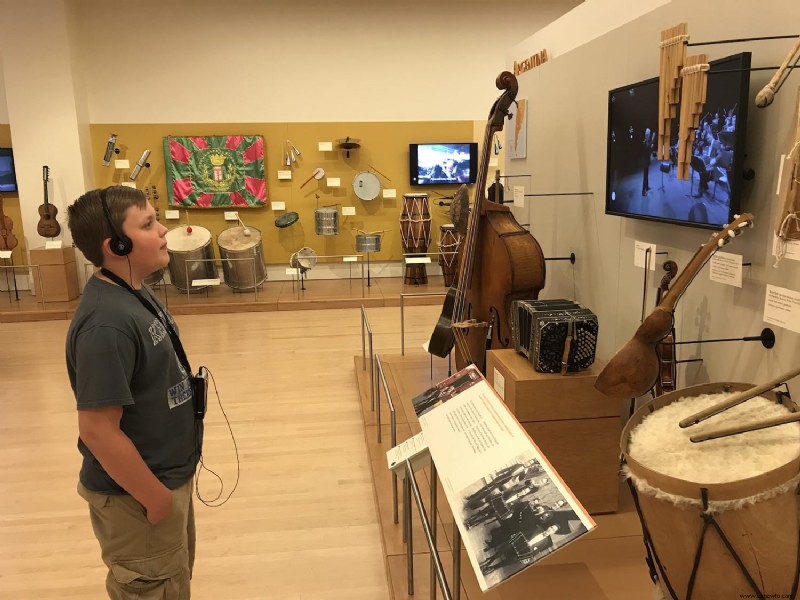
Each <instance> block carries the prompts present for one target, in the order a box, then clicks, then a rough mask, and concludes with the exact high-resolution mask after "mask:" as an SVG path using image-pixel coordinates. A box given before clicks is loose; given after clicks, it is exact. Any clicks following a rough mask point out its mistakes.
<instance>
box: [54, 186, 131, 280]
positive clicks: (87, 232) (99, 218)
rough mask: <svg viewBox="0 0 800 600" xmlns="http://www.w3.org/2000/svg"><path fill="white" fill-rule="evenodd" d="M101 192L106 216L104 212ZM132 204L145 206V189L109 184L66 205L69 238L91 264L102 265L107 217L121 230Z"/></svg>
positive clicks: (108, 228)
mask: <svg viewBox="0 0 800 600" xmlns="http://www.w3.org/2000/svg"><path fill="white" fill-rule="evenodd" d="M103 196H104V197H105V201H106V205H107V206H108V217H106V215H105V214H104V212H103V203H102V197H103ZM131 206H136V207H137V208H140V209H144V208H145V207H146V206H147V199H146V198H145V195H144V193H143V192H141V191H140V190H137V189H135V188H129V187H125V186H111V187H108V188H105V189H102V190H91V191H89V192H86V193H85V194H84V195H83V196H81V197H80V198H78V199H77V200H76V201H75V203H74V204H72V205H71V206H70V207H69V208H68V209H67V213H68V224H69V230H70V232H71V233H72V240H73V241H74V242H75V245H76V246H77V247H78V249H79V250H80V251H81V252H83V255H84V256H85V257H86V258H87V259H89V260H90V261H91V262H92V264H93V265H94V266H96V267H101V266H102V265H103V242H104V241H105V240H107V239H109V238H111V237H112V235H113V232H112V231H111V227H110V226H109V223H108V220H109V218H110V220H111V222H112V223H113V224H114V227H115V229H116V230H117V231H118V232H120V233H123V223H124V222H125V216H126V213H127V210H128V209H129V208H130V207H131Z"/></svg>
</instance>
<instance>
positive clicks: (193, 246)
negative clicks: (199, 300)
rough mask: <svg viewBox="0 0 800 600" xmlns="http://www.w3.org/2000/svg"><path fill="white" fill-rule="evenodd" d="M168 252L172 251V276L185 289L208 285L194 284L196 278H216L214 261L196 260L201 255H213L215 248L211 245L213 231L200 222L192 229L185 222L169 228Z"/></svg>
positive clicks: (182, 289)
mask: <svg viewBox="0 0 800 600" xmlns="http://www.w3.org/2000/svg"><path fill="white" fill-rule="evenodd" d="M166 237H167V252H169V278H170V281H171V282H172V285H174V286H175V287H176V288H178V289H179V290H181V291H182V292H186V291H187V279H188V288H189V289H188V291H190V292H199V291H200V290H203V289H205V288H206V287H207V286H193V285H191V283H192V281H194V280H195V279H216V277H217V273H216V269H215V268H214V263H213V262H211V261H210V260H207V261H204V262H196V261H198V260H199V259H213V258H214V249H213V247H212V245H211V232H210V231H209V230H208V229H206V228H205V227H200V226H199V225H194V226H192V232H191V233H188V232H187V228H186V227H184V226H180V227H175V228H174V229H170V230H169V231H168V232H167V235H166Z"/></svg>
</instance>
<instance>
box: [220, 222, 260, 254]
mask: <svg viewBox="0 0 800 600" xmlns="http://www.w3.org/2000/svg"><path fill="white" fill-rule="evenodd" d="M245 230H246V231H247V232H248V233H249V234H250V235H247V233H245ZM260 243H261V232H260V231H259V230H258V229H256V228H255V227H247V228H245V227H242V226H241V225H239V226H237V227H230V228H228V229H226V230H224V231H223V232H222V233H220V234H219V235H218V236H217V246H219V247H220V248H224V249H225V250H232V251H237V250H247V249H249V248H252V247H253V246H257V245H258V244H260Z"/></svg>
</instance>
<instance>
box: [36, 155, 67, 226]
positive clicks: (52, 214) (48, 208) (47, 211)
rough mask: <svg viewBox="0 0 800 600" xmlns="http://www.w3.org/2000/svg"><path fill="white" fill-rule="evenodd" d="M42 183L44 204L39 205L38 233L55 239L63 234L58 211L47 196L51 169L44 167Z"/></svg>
mask: <svg viewBox="0 0 800 600" xmlns="http://www.w3.org/2000/svg"><path fill="white" fill-rule="evenodd" d="M42 181H43V182H44V202H43V203H42V204H40V205H39V222H38V223H37V224H36V232H37V233H38V234H39V235H40V236H42V237H48V238H54V237H56V236H57V235H58V234H60V233H61V225H59V224H58V221H56V215H57V214H58V209H57V208H56V207H55V206H53V205H52V204H50V202H49V201H48V194H47V182H48V181H50V167H48V166H47V165H45V166H43V167H42Z"/></svg>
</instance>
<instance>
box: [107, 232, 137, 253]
mask: <svg viewBox="0 0 800 600" xmlns="http://www.w3.org/2000/svg"><path fill="white" fill-rule="evenodd" d="M131 250H133V242H131V239H130V238H129V237H128V236H119V235H114V236H113V237H112V238H111V251H112V252H113V253H114V254H116V255H117V256H127V255H128V254H130V253H131Z"/></svg>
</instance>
